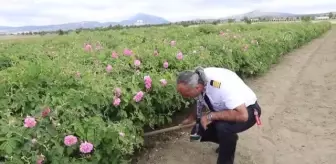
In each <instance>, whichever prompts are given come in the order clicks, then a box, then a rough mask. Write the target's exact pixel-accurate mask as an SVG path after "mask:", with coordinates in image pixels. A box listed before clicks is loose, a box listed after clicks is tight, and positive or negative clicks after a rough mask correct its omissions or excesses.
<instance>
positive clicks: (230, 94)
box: [204, 67, 257, 111]
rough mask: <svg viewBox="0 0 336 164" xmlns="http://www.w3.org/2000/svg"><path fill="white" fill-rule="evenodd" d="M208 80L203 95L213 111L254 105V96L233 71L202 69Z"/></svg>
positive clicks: (214, 68) (211, 68) (255, 97)
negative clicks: (204, 94)
mask: <svg viewBox="0 0 336 164" xmlns="http://www.w3.org/2000/svg"><path fill="white" fill-rule="evenodd" d="M204 72H205V75H206V77H207V79H208V82H207V85H206V86H205V93H206V95H207V96H208V97H209V100H210V102H211V104H212V106H213V109H214V110H215V111H222V110H227V109H234V108H236V107H237V106H239V105H241V104H243V103H245V105H246V107H247V106H249V105H252V104H255V102H256V101H257V96H256V94H255V93H254V92H253V91H252V89H251V88H250V87H248V86H247V85H246V84H245V83H244V81H243V80H242V79H241V78H240V77H239V76H238V75H237V74H236V73H235V72H233V71H231V70H228V69H225V68H216V67H208V68H205V69H204Z"/></svg>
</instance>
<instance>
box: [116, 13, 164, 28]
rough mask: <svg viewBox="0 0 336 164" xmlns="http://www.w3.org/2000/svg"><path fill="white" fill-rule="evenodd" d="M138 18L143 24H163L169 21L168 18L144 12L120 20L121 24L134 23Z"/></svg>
mask: <svg viewBox="0 0 336 164" xmlns="http://www.w3.org/2000/svg"><path fill="white" fill-rule="evenodd" d="M138 20H142V23H143V24H164V23H169V21H168V20H166V19H164V18H161V17H158V16H154V15H148V14H144V13H139V14H136V15H135V16H133V17H131V18H129V19H128V20H123V21H121V22H120V24H122V25H132V24H134V23H136V22H137V21H138Z"/></svg>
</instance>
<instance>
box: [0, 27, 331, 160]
mask: <svg viewBox="0 0 336 164" xmlns="http://www.w3.org/2000/svg"><path fill="white" fill-rule="evenodd" d="M330 28H331V25H330V23H288V24H256V25H222V26H215V25H202V26H199V27H179V26H169V27H149V28H137V29H127V30H123V29H121V30H116V31H94V32H82V33H80V34H76V33H71V34H69V35H68V36H57V37H54V38H50V37H43V38H39V39H30V40H26V41H20V40H19V41H6V42H4V43H2V47H0V53H1V54H2V56H1V57H0V84H1V85H0V92H1V93H2V94H0V109H1V112H0V118H1V119H0V123H1V124H0V129H1V131H0V161H5V162H6V163H9V164H10V163H12V164H21V163H42V162H43V163H52V164H58V163H59V164H64V163H74V164H76V163H97V164H98V163H99V164H111V163H115V164H120V163H127V162H129V160H128V159H129V158H128V157H130V156H131V155H132V154H133V152H134V150H135V149H138V148H139V147H140V146H141V145H142V142H143V138H142V134H143V127H144V126H145V125H150V126H154V125H162V124H165V123H167V122H170V121H171V116H172V115H173V114H174V112H176V111H177V110H180V109H183V108H185V107H187V106H188V105H189V104H190V103H191V101H192V100H185V99H182V97H181V96H180V95H178V94H177V93H176V88H175V76H176V73H177V72H178V71H181V70H184V69H192V68H194V67H196V66H204V67H206V66H219V67H227V68H230V69H232V70H234V71H236V72H238V73H239V74H240V75H242V76H251V75H255V74H259V73H263V72H265V71H267V70H268V68H269V67H270V65H271V64H273V63H275V62H276V61H277V60H278V59H279V57H280V56H282V55H283V54H286V53H287V52H289V51H291V50H293V49H295V48H297V47H299V46H302V45H303V44H305V43H307V42H309V41H311V40H312V39H314V38H316V37H318V36H321V35H322V34H323V33H325V32H326V31H327V30H328V29H330Z"/></svg>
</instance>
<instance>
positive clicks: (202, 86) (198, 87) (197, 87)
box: [196, 84, 204, 91]
mask: <svg viewBox="0 0 336 164" xmlns="http://www.w3.org/2000/svg"><path fill="white" fill-rule="evenodd" d="M196 89H197V91H203V89H204V85H202V84H197V86H196Z"/></svg>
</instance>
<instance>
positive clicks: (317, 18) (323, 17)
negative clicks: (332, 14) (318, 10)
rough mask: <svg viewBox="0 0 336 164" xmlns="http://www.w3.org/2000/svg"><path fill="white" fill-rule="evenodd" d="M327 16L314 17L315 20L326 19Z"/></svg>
mask: <svg viewBox="0 0 336 164" xmlns="http://www.w3.org/2000/svg"><path fill="white" fill-rule="evenodd" d="M328 19H329V17H328V16H318V17H315V20H328Z"/></svg>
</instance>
